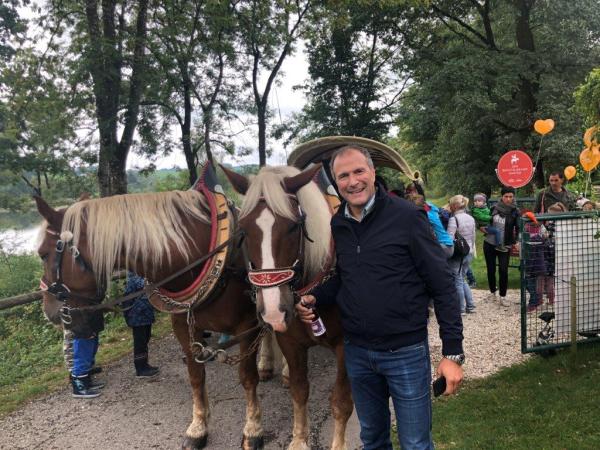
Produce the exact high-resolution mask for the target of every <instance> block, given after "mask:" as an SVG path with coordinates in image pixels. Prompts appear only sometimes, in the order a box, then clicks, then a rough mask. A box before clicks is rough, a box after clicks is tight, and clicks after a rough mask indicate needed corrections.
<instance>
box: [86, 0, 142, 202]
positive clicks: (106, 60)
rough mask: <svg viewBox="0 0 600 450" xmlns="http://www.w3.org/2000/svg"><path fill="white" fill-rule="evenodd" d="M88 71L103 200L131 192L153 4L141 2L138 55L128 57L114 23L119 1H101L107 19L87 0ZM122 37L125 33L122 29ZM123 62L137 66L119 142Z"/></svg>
mask: <svg viewBox="0 0 600 450" xmlns="http://www.w3.org/2000/svg"><path fill="white" fill-rule="evenodd" d="M85 6H86V8H85V10H86V25H87V32H88V48H89V61H90V62H89V66H88V70H89V72H90V74H91V76H92V81H93V90H94V97H95V103H96V118H97V121H98V129H99V133H100V151H99V155H98V184H99V186H100V195H101V196H102V197H106V196H110V195H115V194H125V193H127V173H126V170H125V168H126V165H127V156H128V154H129V149H130V148H131V144H132V143H133V135H134V132H135V128H136V126H137V121H138V113H139V105H140V98H141V95H142V91H143V87H144V85H143V69H144V48H145V41H146V21H147V9H148V0H139V6H138V11H137V16H136V23H135V28H134V30H135V31H134V33H135V34H134V36H133V37H132V41H133V43H134V44H133V47H134V48H133V54H132V55H124V54H123V51H124V50H123V48H127V45H125V46H124V45H121V42H120V40H122V39H123V37H122V36H120V33H119V36H117V26H116V23H115V10H116V0H103V1H102V20H100V16H99V14H98V10H99V4H98V1H97V0H86V5H85ZM119 31H120V32H123V30H119ZM124 59H130V60H131V61H132V67H131V77H130V80H129V88H128V90H127V91H126V92H127V98H126V99H125V100H126V101H125V102H123V103H125V104H126V107H125V112H124V115H123V117H124V121H123V122H124V124H123V125H124V126H123V132H122V135H121V141H120V142H119V140H118V138H117V133H118V128H119V122H118V114H119V108H120V105H121V103H122V102H121V98H120V95H121V92H123V91H124V89H123V86H122V81H123V77H122V72H121V65H122V61H123V60H124Z"/></svg>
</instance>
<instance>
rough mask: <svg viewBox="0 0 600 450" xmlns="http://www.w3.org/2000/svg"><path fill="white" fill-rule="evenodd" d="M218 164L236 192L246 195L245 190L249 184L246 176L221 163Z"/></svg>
mask: <svg viewBox="0 0 600 450" xmlns="http://www.w3.org/2000/svg"><path fill="white" fill-rule="evenodd" d="M219 166H220V167H221V169H222V170H223V172H225V176H226V177H227V179H228V180H229V182H230V183H231V185H232V186H233V188H234V189H235V191H236V192H237V193H238V194H242V195H246V191H247V190H248V186H249V185H250V182H249V181H248V178H246V177H245V176H244V175H240V174H239V173H236V172H234V171H233V170H229V169H228V168H226V167H225V166H223V165H222V164H219Z"/></svg>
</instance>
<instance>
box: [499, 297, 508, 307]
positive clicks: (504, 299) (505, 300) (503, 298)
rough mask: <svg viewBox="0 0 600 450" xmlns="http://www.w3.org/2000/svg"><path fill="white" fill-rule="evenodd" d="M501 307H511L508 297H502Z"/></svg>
mask: <svg viewBox="0 0 600 450" xmlns="http://www.w3.org/2000/svg"><path fill="white" fill-rule="evenodd" d="M500 305H501V306H504V307H505V308H506V307H508V306H510V302H509V301H508V300H507V299H506V297H500Z"/></svg>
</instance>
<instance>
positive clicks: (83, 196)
mask: <svg viewBox="0 0 600 450" xmlns="http://www.w3.org/2000/svg"><path fill="white" fill-rule="evenodd" d="M89 199H90V193H89V192H82V193H81V195H80V196H79V198H78V199H77V201H78V202H82V201H84V200H89Z"/></svg>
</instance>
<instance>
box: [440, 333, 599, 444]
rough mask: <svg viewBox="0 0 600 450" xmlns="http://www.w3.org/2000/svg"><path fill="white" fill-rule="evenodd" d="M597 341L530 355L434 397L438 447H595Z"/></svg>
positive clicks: (597, 374)
mask: <svg viewBox="0 0 600 450" xmlns="http://www.w3.org/2000/svg"><path fill="white" fill-rule="evenodd" d="M599 378H600V345H597V344H596V345H594V344H588V345H585V346H581V347H580V348H579V350H578V352H577V354H576V355H572V354H571V353H570V352H569V351H562V352H560V353H559V354H558V355H557V356H555V357H552V358H550V359H543V358H540V357H536V358H531V359H529V360H528V361H526V362H525V363H522V364H519V365H516V366H513V367H509V368H507V369H504V370H502V371H501V372H499V373H498V374H495V375H493V376H491V377H487V378H485V379H482V380H474V381H470V382H467V383H466V384H465V386H463V388H462V389H461V391H460V393H459V394H458V395H456V396H452V397H448V398H440V399H438V400H435V401H434V407H433V421H434V422H433V423H434V426H433V433H434V441H435V443H436V448H437V449H511V450H519V449H522V450H537V449H548V450H552V449H556V450H561V449H578V450H579V449H581V450H584V449H590V450H591V449H598V448H600V427H599V426H598V417H599V416H600V414H599V412H598V396H597V392H598V379H599Z"/></svg>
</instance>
